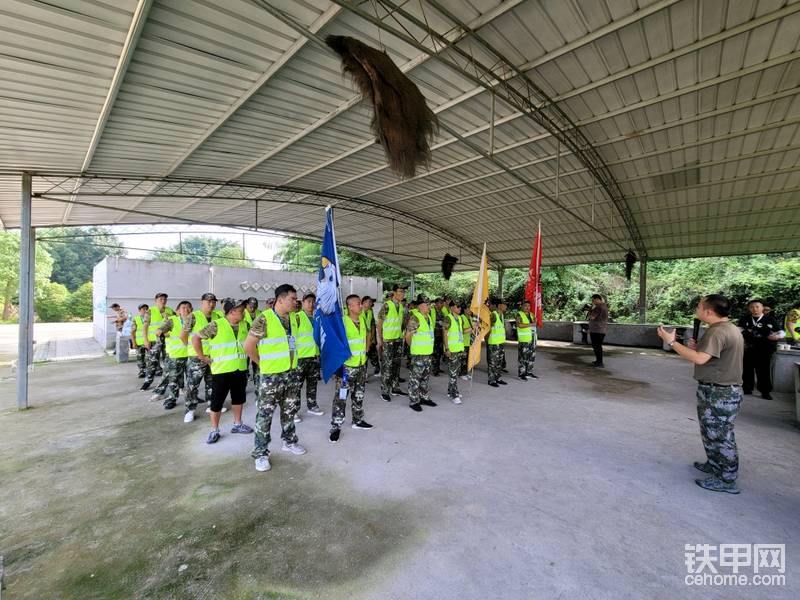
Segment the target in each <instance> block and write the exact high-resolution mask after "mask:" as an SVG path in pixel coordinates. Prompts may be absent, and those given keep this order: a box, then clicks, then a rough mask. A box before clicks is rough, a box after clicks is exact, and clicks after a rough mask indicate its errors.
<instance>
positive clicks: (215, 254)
mask: <svg viewBox="0 0 800 600" xmlns="http://www.w3.org/2000/svg"><path fill="white" fill-rule="evenodd" d="M153 259H154V260H161V261H164V262H177V263H195V264H203V265H216V266H219V267H253V266H255V265H254V264H253V261H251V260H248V259H242V248H241V246H240V245H239V244H237V243H236V242H232V241H230V240H226V239H224V238H218V237H210V236H205V235H190V236H187V237H185V238H183V240H182V241H181V243H178V244H174V245H172V246H169V247H167V248H156V249H155V250H154V251H153Z"/></svg>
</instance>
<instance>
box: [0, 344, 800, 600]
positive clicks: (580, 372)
mask: <svg viewBox="0 0 800 600" xmlns="http://www.w3.org/2000/svg"><path fill="white" fill-rule="evenodd" d="M507 354H508V355H509V357H510V360H509V367H510V368H511V369H512V370H513V369H514V367H515V365H516V361H515V360H514V355H515V351H514V347H513V346H509V348H508V349H507ZM590 354H591V351H590V350H589V349H587V348H584V347H581V348H578V347H571V346H565V345H558V344H549V345H548V346H547V347H544V348H541V349H540V352H539V356H538V358H537V363H536V365H537V371H538V372H539V374H540V375H541V379H539V380H536V381H532V382H528V383H523V382H521V381H518V380H516V379H515V378H513V377H512V376H511V375H509V376H508V378H509V381H510V385H508V386H506V387H503V388H500V389H492V388H489V387H488V386H486V384H485V381H486V377H485V373H484V372H478V373H477V375H476V382H475V384H474V386H473V387H472V391H471V395H470V390H469V386H468V385H465V382H461V381H460V382H459V383H460V385H461V387H462V391H463V393H464V396H465V401H464V404H463V405H461V406H454V405H452V404H451V403H449V401H447V400H446V399H445V398H444V395H445V394H444V392H445V388H446V380H445V378H444V377H438V378H435V379H434V383H433V391H434V398H435V400H437V401H439V402H440V405H439V406H438V407H436V408H426V409H425V410H424V412H423V413H421V414H417V413H414V412H412V411H411V410H409V409H408V407H407V404H406V402H404V399H402V398H395V399H394V400H393V401H392V402H391V403H386V402H383V401H382V400H380V399H379V398H378V395H377V390H378V384H377V381H376V380H375V379H372V380H371V381H370V383H369V385H368V389H367V401H366V403H365V404H366V411H367V419H368V420H369V421H370V422H372V423H373V424H374V425H375V429H374V430H372V431H355V430H352V429H349V428H348V429H345V430H343V433H342V440H341V442H340V444H339V445H337V446H332V445H330V444H329V442H328V441H327V430H328V419H329V418H330V397H331V394H332V387H331V386H321V388H320V398H321V399H322V405H323V407H324V408H325V411H326V415H325V416H324V417H313V416H305V410H303V414H304V416H305V418H304V421H303V423H301V424H300V425H299V426H298V431H299V435H300V441H301V442H302V443H303V444H305V445H306V446H307V447H308V450H309V452H308V454H306V455H305V456H299V457H297V456H292V455H288V454H286V453H283V452H281V451H280V449H279V442H278V443H275V442H274V441H273V449H274V453H273V457H272V463H273V468H272V471H270V472H268V473H257V472H256V471H255V470H254V469H253V463H252V460H251V459H250V458H249V452H250V450H251V447H252V437H251V436H242V435H231V434H229V433H227V431H228V430H229V427H230V424H231V417H230V413H226V414H225V415H224V416H223V426H224V430H223V431H224V436H223V438H222V440H221V441H220V443H218V444H217V445H216V446H207V445H206V444H205V443H204V440H205V436H206V433H207V431H208V425H207V422H206V420H205V418H203V419H198V420H197V421H195V422H194V423H192V424H184V423H183V422H182V418H181V417H182V411H181V409H180V407H179V408H178V409H177V410H174V411H165V410H163V409H162V408H161V406H160V404H158V403H149V402H148V401H147V396H148V394H146V393H143V392H140V391H138V387H139V381H140V380H138V379H137V378H136V372H135V366H134V365H133V364H125V365H117V364H115V363H114V362H113V361H112V359H110V358H102V359H95V360H91V361H83V362H72V363H50V364H45V365H42V366H40V367H38V368H37V370H36V373H35V376H34V377H33V379H32V394H31V398H32V404H33V406H34V408H32V409H30V410H28V411H26V412H23V413H18V412H16V410H14V409H13V406H14V382H13V381H4V382H1V383H0V431H2V433H3V434H2V436H0V456H2V461H0V481H2V486H0V554H2V555H4V560H5V580H6V586H7V589H6V590H5V592H4V594H3V598H4V599H5V598H6V597H8V598H15V599H17V598H19V599H27V598H30V599H36V600H39V599H42V598H48V599H51V598H53V599H54V598H67V599H71V598H75V599H78V598H80V599H81V600H85V599H90V598H97V599H104V600H106V599H112V598H126V599H127V598H220V599H222V598H233V599H266V598H325V599H329V598H360V599H369V600H374V599H416V598H426V599H427V598H435V599H437V600H438V599H459V600H466V599H476V600H478V599H479V600H485V599H495V598H513V599H517V598H519V599H528V598H542V599H548V600H549V599H555V598H565V599H576V598H593V599H594V598H608V599H619V598H636V599H641V598H663V599H670V600H672V599H675V598H702V599H704V600H705V599H709V598H765V599H766V598H769V599H779V598H797V597H798V595H799V593H800V479H798V465H800V431H799V430H798V429H797V427H796V426H795V424H794V422H793V409H794V406H793V403H792V402H790V401H789V398H788V397H786V396H781V397H778V398H777V399H776V400H775V401H766V400H763V399H761V398H759V397H754V396H748V397H747V398H746V402H745V403H744V405H743V409H742V412H741V414H740V416H739V420H738V421H737V424H736V432H737V440H738V443H739V448H740V454H741V471H740V485H741V488H742V490H743V491H742V494H741V495H739V496H731V495H728V494H716V493H712V492H708V491H704V490H702V489H700V488H699V487H697V486H696V485H695V484H694V483H693V480H694V479H695V478H696V477H697V476H698V475H699V473H698V472H697V471H695V470H694V469H693V468H692V461H694V460H697V459H701V458H702V457H703V450H702V445H701V442H700V436H699V433H698V425H697V418H696V413H695V408H694V393H693V390H694V386H693V383H692V380H691V378H690V367H689V366H688V365H687V364H686V363H684V362H681V361H680V360H679V359H677V358H675V357H673V356H667V355H665V354H662V353H660V352H656V351H644V352H643V351H640V350H631V349H622V348H617V349H610V352H609V356H608V358H607V365H608V368H607V369H606V370H593V369H591V368H590V367H588V366H587V365H588V363H589V362H590V360H591V356H590ZM512 375H513V373H512ZM348 410H349V409H348ZM253 412H254V406H253V402H252V400H249V401H248V404H247V410H246V411H245V421H246V422H248V423H250V424H252V423H253ZM348 418H349V413H348ZM348 422H349V421H348ZM277 432H278V427H277V419H276V423H274V424H273V434H274V435H275V437H276V438H277V437H278V435H279V434H278V433H277ZM721 543H742V544H756V543H778V544H786V570H785V575H786V584H785V585H784V586H779V587H769V588H753V587H747V588H739V587H732V586H704V587H701V588H699V589H698V588H696V587H689V586H687V585H686V584H685V583H684V579H685V577H686V574H687V570H686V566H685V565H684V546H685V544H714V545H716V544H721ZM722 571H723V572H730V569H728V570H725V569H724V568H722ZM742 572H744V573H746V574H750V575H752V574H753V570H752V568H745V569H743V571H742ZM762 572H763V570H762ZM773 572H774V571H773ZM6 595H7V596H6Z"/></svg>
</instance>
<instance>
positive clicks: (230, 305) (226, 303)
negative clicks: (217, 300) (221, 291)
mask: <svg viewBox="0 0 800 600" xmlns="http://www.w3.org/2000/svg"><path fill="white" fill-rule="evenodd" d="M240 306H242V307H243V306H247V300H236V299H235V298H225V299H224V300H223V301H222V311H223V312H224V313H225V314H226V315H227V314H228V313H229V312H231V311H232V310H233V309H235V308H239V307H240Z"/></svg>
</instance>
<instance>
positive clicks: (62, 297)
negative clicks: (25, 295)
mask: <svg viewBox="0 0 800 600" xmlns="http://www.w3.org/2000/svg"><path fill="white" fill-rule="evenodd" d="M69 299H70V294H69V290H68V289H67V288H66V286H64V285H62V284H60V283H54V282H52V281H48V282H47V283H46V284H44V285H43V286H41V287H40V288H37V290H36V298H35V302H36V315H37V316H38V317H39V320H40V321H44V322H46V323H60V322H62V321H66V320H67V319H68V318H69V316H70V305H69Z"/></svg>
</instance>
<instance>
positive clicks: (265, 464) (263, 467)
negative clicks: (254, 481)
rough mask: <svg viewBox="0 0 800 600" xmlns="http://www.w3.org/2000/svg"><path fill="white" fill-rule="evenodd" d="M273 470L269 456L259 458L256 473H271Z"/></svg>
mask: <svg viewBox="0 0 800 600" xmlns="http://www.w3.org/2000/svg"><path fill="white" fill-rule="evenodd" d="M271 468H272V465H271V464H269V456H259V457H258V458H257V459H256V471H260V472H261V473H263V472H264V471H269V470H270V469H271Z"/></svg>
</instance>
